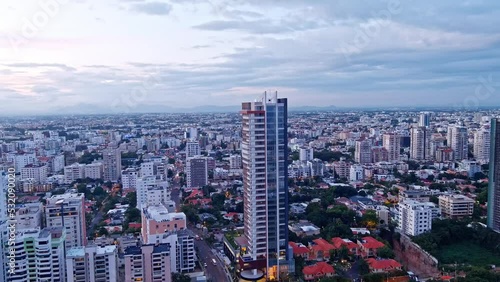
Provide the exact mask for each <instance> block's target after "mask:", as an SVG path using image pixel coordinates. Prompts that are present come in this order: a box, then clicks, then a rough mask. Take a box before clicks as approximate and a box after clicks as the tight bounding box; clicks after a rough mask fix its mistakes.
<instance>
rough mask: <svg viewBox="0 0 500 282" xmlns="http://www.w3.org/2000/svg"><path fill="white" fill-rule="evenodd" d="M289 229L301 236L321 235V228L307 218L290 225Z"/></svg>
mask: <svg viewBox="0 0 500 282" xmlns="http://www.w3.org/2000/svg"><path fill="white" fill-rule="evenodd" d="M288 229H289V230H290V231H291V232H293V233H295V235H297V236H299V237H308V236H314V235H319V233H320V231H321V229H320V228H319V227H317V226H316V225H314V224H312V223H311V222H309V221H307V220H301V221H300V222H297V223H293V224H290V225H288Z"/></svg>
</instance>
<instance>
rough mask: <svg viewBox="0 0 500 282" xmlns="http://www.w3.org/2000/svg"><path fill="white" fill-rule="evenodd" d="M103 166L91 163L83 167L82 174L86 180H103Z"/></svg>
mask: <svg viewBox="0 0 500 282" xmlns="http://www.w3.org/2000/svg"><path fill="white" fill-rule="evenodd" d="M103 168H104V166H103V164H102V163H91V164H87V165H85V166H84V169H83V174H84V176H85V177H86V178H87V177H88V178H91V179H102V178H103Z"/></svg>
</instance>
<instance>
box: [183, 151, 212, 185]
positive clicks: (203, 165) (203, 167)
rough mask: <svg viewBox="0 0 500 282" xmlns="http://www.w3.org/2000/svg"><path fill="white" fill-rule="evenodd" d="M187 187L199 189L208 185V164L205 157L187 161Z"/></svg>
mask: <svg viewBox="0 0 500 282" xmlns="http://www.w3.org/2000/svg"><path fill="white" fill-rule="evenodd" d="M185 170H186V184H187V187H192V188H199V187H202V186H205V185H207V184H208V162H207V158H205V157H192V158H188V159H187V160H186V169H185Z"/></svg>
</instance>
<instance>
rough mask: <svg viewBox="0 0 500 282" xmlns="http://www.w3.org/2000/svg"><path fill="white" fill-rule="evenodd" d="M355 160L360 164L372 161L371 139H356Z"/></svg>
mask: <svg viewBox="0 0 500 282" xmlns="http://www.w3.org/2000/svg"><path fill="white" fill-rule="evenodd" d="M355 149H356V150H355V151H354V160H355V161H356V162H358V163H360V164H369V163H371V162H372V142H371V141H370V140H369V139H365V140H361V141H356V148H355Z"/></svg>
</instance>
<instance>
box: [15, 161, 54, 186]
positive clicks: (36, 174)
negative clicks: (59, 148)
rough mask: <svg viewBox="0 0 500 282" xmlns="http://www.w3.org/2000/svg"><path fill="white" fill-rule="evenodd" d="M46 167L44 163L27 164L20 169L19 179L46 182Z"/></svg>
mask: <svg viewBox="0 0 500 282" xmlns="http://www.w3.org/2000/svg"><path fill="white" fill-rule="evenodd" d="M47 174H48V168H47V166H46V165H42V166H36V165H32V164H31V165H27V166H25V167H23V168H22V169H21V179H32V180H33V181H34V182H36V183H41V184H45V183H47Z"/></svg>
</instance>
